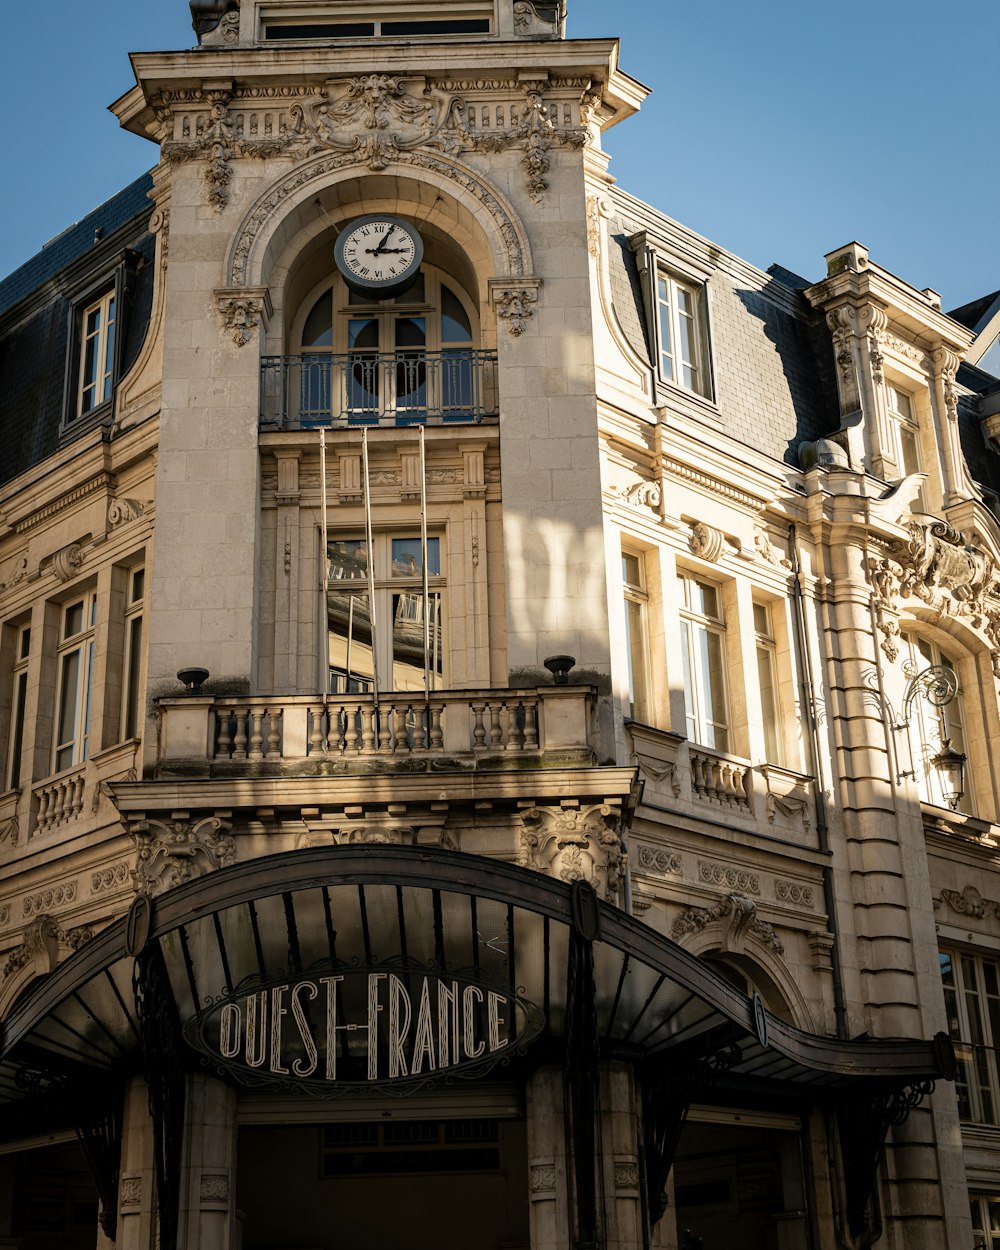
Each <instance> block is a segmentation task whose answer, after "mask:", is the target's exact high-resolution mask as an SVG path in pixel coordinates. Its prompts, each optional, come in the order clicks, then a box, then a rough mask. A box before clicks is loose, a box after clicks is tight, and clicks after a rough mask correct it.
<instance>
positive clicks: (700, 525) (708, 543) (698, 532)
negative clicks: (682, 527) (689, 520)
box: [688, 521, 725, 564]
mask: <svg viewBox="0 0 1000 1250" xmlns="http://www.w3.org/2000/svg"><path fill="white" fill-rule="evenodd" d="M724 543H725V535H724V534H723V533H722V531H721V530H717V529H714V528H713V527H712V526H711V525H706V524H705V522H704V521H695V522H694V523H693V524H692V526H691V537H690V538H689V539H688V545H689V546H690V548H691V552H692V554H693V555H696V556H698V558H699V559H701V560H710V561H711V562H712V563H713V564H714V563H715V561H716V560H718V558H719V556H720V555H721V554H722V547H723V544H724Z"/></svg>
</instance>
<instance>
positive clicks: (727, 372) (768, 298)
mask: <svg viewBox="0 0 1000 1250" xmlns="http://www.w3.org/2000/svg"><path fill="white" fill-rule="evenodd" d="M657 226H659V227H660V228H665V229H667V230H668V231H670V232H672V233H676V232H677V231H680V232H682V233H688V232H686V230H685V228H684V227H681V226H678V225H677V223H675V222H672V221H670V220H669V219H668V218H665V217H664V216H663V215H662V214H661V213H658V212H657V210H656V209H654V208H651V207H650V206H649V205H646V204H643V203H642V202H641V201H638V200H633V199H631V197H629V199H628V200H625V199H624V197H622V202H621V203H620V205H618V212H617V213H616V215H615V216H614V217H613V218H612V219H610V220H609V222H608V236H609V248H608V271H609V274H608V276H609V282H610V286H611V295H612V300H613V303H614V310H615V315H616V317H617V319H618V323H619V326H620V327H621V329H622V332H623V333H624V335H625V337H626V338H627V339H628V341H629V343H630V344H631V346H632V347H633V348H634V349H635V351H636V352H637V354H638V355H639V356H641V357H642V358H643V359H645V360H650V359H651V350H652V349H651V345H650V344H649V342H648V341H647V340H648V335H647V330H646V320H645V316H644V313H643V300H642V288H641V283H640V278H639V270H638V264H637V261H636V258H635V255H634V253H633V251H632V249H631V247H630V246H629V242H628V240H629V237H630V236H631V235H632V234H634V233H635V232H636V231H638V230H641V229H643V228H647V229H653V228H656V227H657ZM691 243H692V248H693V249H695V250H697V251H699V252H702V253H704V256H705V257H713V258H714V263H715V268H714V272H713V273H712V275H711V277H710V279H709V282H708V287H709V294H710V297H711V326H710V334H711V338H712V356H713V360H714V365H715V397H714V399H715V403H716V406H717V408H718V412H719V417H720V418H721V421H722V424H723V427H724V428H725V430H726V431H727V432H728V433H729V434H731V435H732V436H733V437H734V438H736V439H738V440H740V441H741V442H744V443H747V444H749V445H750V446H752V447H755V448H756V449H757V450H758V451H761V452H763V453H764V454H765V455H768V456H772V457H773V458H774V459H775V460H780V461H783V462H784V463H786V464H791V465H796V466H797V465H798V445H799V443H802V442H812V441H814V440H815V439H817V438H821V437H823V436H824V435H827V434H830V433H832V432H833V431H834V430H836V429H837V428H838V426H839V417H838V407H837V398H836V396H837V389H836V378H835V373H834V361H833V348H832V345H831V340H830V335H829V332H828V331H827V329H826V326H825V324H824V323H823V321H822V319H821V318H817V317H816V316H815V314H814V313H813V311H812V309H811V308H810V307H809V304H808V301H807V300H806V299H805V296H803V295H802V294H801V292H802V290H803V288H805V287H806V286H809V285H810V283H809V282H808V280H807V279H805V278H802V277H800V276H799V275H798V274H795V273H792V272H791V270H788V269H784V268H783V267H782V266H780V265H773V266H772V267H771V269H770V270H768V272H767V273H764V272H762V271H761V270H758V269H755V268H753V266H750V265H747V264H745V263H744V262H743V261H740V260H739V259H738V258H736V257H727V256H726V254H725V253H723V252H722V250H721V249H720V248H718V247H716V246H715V245H713V244H710V243H708V242H707V241H706V240H702V239H698V238H697V236H694V235H692V236H691ZM651 367H652V366H651Z"/></svg>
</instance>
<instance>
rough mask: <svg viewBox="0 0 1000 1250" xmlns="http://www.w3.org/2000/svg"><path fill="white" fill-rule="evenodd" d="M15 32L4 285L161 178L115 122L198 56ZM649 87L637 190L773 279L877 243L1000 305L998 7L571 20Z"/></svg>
mask: <svg viewBox="0 0 1000 1250" xmlns="http://www.w3.org/2000/svg"><path fill="white" fill-rule="evenodd" d="M8 7H9V9H10V11H9V12H5V14H4V34H5V38H4V45H3V54H2V61H3V71H4V72H3V75H2V76H0V107H2V110H3V116H4V117H6V118H7V123H6V125H5V127H4V130H3V137H2V139H0V151H2V156H3V163H4V167H5V168H6V169H7V170H8V178H7V180H6V185H7V188H8V190H7V194H6V195H5V196H4V197H3V202H2V207H0V222H2V225H3V229H2V231H0V274H6V273H8V272H10V271H11V270H12V269H14V268H16V267H17V266H18V265H19V264H21V263H23V262H24V261H25V260H27V259H28V258H29V257H30V256H31V255H33V254H34V253H35V252H36V251H38V249H39V248H40V247H41V246H42V245H43V244H44V243H45V242H46V241H47V240H48V239H50V238H51V237H53V236H54V235H56V234H57V233H59V231H61V230H62V229H63V228H64V227H65V226H67V225H69V224H70V223H71V222H73V221H75V220H77V219H78V218H80V217H82V216H83V215H84V214H85V213H87V212H89V211H90V210H91V209H92V208H94V207H96V206H97V204H99V203H100V202H101V201H103V200H105V199H107V198H108V197H109V196H110V195H112V194H113V193H114V192H115V191H116V190H118V189H119V188H120V187H122V186H124V185H125V184H126V183H128V182H130V181H131V180H132V179H133V178H135V177H137V176H138V175H139V174H140V173H142V172H143V171H144V170H145V169H147V168H148V167H149V166H150V165H151V164H152V163H153V161H154V158H155V149H154V147H153V146H152V144H149V143H146V142H144V141H143V140H141V139H138V138H136V137H134V136H132V135H128V134H125V133H124V132H121V131H119V129H118V125H117V122H116V121H115V119H114V118H113V117H112V116H111V115H110V114H109V113H107V112H106V111H105V110H106V106H107V105H108V104H109V103H110V102H111V101H112V100H114V99H115V98H116V97H117V96H118V95H120V94H121V93H122V92H124V91H125V90H127V89H128V87H129V86H131V84H132V81H133V80H132V74H131V69H130V67H129V63H128V52H129V51H130V50H136V49H141V50H155V49H166V48H178V47H189V46H191V45H192V44H193V42H194V36H193V33H192V31H191V26H190V16H189V11H188V5H187V0H49V2H48V3H47V4H44V5H43V4H36V5H23V4H18V5H14V4H9V5H8ZM569 19H570V34H571V35H572V36H574V37H577V38H583V37H591V36H610V35H618V36H620V37H621V40H622V52H621V66H622V68H623V69H625V70H626V71H627V72H628V73H631V74H632V75H634V76H635V77H636V78H639V79H640V80H641V81H643V82H645V83H646V84H647V85H648V86H651V87H652V88H653V89H654V90H653V95H652V96H651V97H650V98H649V100H648V101H647V103H646V104H645V106H644V107H643V109H642V112H641V113H640V115H639V116H638V117H636V118H634V119H632V120H631V121H629V122H626V123H624V124H623V125H621V126H619V127H616V128H615V129H614V130H613V131H612V132H611V134H610V135H609V136H608V144H607V145H608V147H609V148H610V150H611V151H612V152H613V154H614V158H615V159H614V162H613V164H612V172H613V173H614V174H615V175H616V176H617V178H618V181H619V182H620V183H621V185H622V186H623V187H625V188H626V189H627V190H628V191H630V192H632V193H633V194H634V195H637V196H639V197H640V198H641V199H644V200H647V201H649V202H650V203H652V204H655V205H656V206H657V207H658V208H660V209H662V210H663V211H664V212H666V213H669V214H670V215H671V216H672V217H675V218H677V219H678V220H680V221H682V222H684V223H685V224H686V225H688V226H690V227H692V228H693V229H695V230H697V231H699V232H700V233H701V234H704V235H707V236H708V237H709V238H710V239H712V240H714V241H715V242H717V243H719V244H721V245H722V246H723V247H726V248H728V249H730V250H732V251H734V252H736V253H738V254H739V255H741V256H743V257H745V258H746V259H747V260H750V261H752V262H753V263H754V264H757V265H760V266H762V267H766V266H767V265H769V264H770V263H771V262H772V261H775V260H776V261H779V262H780V263H781V264H783V265H785V266H786V267H787V268H789V269H792V270H795V271H796V272H798V273H801V274H803V275H805V276H806V277H809V278H814V279H815V278H818V277H820V276H821V275H822V273H823V254H824V253H825V252H828V251H832V250H833V249H834V248H836V247H839V246H840V245H841V244H843V243H846V242H848V241H850V240H851V239H858V240H860V241H861V242H862V243H864V244H865V245H866V246H867V247H868V248H869V249H870V251H871V255H872V259H873V260H874V261H876V262H877V263H878V264H881V265H884V266H885V267H886V268H888V269H891V270H892V271H893V272H895V273H898V274H899V275H900V276H901V277H903V278H905V279H906V280H907V281H908V282H911V283H912V284H913V285H914V286H917V287H921V288H922V287H925V286H930V287H933V288H934V289H935V290H938V291H940V292H941V294H942V296H943V298H944V305H945V307H946V308H950V307H954V306H956V305H958V304H961V303H964V302H965V301H967V300H969V299H972V298H974V297H975V296H977V295H980V294H983V293H984V292H986V291H992V290H996V289H997V288H1000V215H998V212H997V207H996V206H997V204H998V203H1000V160H998V150H997V133H998V128H1000V127H998V120H997V117H998V115H997V110H996V102H995V98H994V90H995V89H994V83H995V81H996V73H997V61H998V49H1000V6H998V5H997V4H996V3H995V0H952V3H951V4H950V5H948V6H947V8H945V6H944V5H943V4H941V3H940V0H938V2H936V3H930V2H929V0H866V2H861V0H840V3H838V4H837V5H835V6H834V5H832V4H825V3H820V2H819V0H762V2H760V3H757V4H749V3H747V2H746V0H715V2H714V3H704V4H701V5H694V4H691V3H676V2H673V0H628V3H621V4H618V5H617V6H612V5H608V4H607V3H601V2H600V0H569Z"/></svg>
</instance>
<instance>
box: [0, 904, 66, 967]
mask: <svg viewBox="0 0 1000 1250" xmlns="http://www.w3.org/2000/svg"><path fill="white" fill-rule="evenodd" d="M62 936H63V933H62V930H61V929H60V928H59V925H58V923H57V922H56V920H55V919H54V917H52V916H48V915H42V916H36V917H35V919H34V920H32V922H31V923H30V924H28V925H25V927H24V931H23V935H22V940H21V945H20V946H17V947H15V948H14V950H12V951H11V953H10V954H9V955H8V956H7V961H6V963H5V964H4V966H3V969H2V973H3V977H4V979H6V978H7V977H10V976H13V975H14V973H15V972H20V970H21V969H22V968H27V967H29V966H30V967H31V968H32V972H33V975H34V976H36V977H42V976H47V975H48V973H50V972H52V970H53V969H54V968H55V967H56V965H57V964H58V962H59V939H60V937H62Z"/></svg>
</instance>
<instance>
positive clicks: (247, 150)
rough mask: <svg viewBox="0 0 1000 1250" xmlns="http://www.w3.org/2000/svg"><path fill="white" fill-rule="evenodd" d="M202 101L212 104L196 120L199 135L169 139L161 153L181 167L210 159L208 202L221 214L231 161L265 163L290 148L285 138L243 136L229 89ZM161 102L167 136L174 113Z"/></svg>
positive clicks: (208, 94) (160, 115)
mask: <svg viewBox="0 0 1000 1250" xmlns="http://www.w3.org/2000/svg"><path fill="white" fill-rule="evenodd" d="M202 98H203V99H204V100H205V101H206V102H207V104H208V106H209V107H208V113H207V115H199V116H198V117H197V118H196V120H195V133H194V134H193V135H192V134H187V135H184V136H183V137H181V138H179V139H178V138H173V139H170V138H168V139H165V140H164V141H163V142H162V143H161V144H160V154H161V156H162V158H163V159H164V160H165V161H166V162H168V164H180V163H183V162H185V161H191V160H206V161H207V162H208V166H207V168H206V170H205V182H206V184H207V186H208V201H209V203H210V204H212V205H213V206H214V208H215V210H216V212H218V213H221V212H222V210H223V209H224V208H225V207H226V205H227V204H228V202H229V184H230V182H231V181H232V177H233V170H232V165H231V162H232V160H233V158H234V157H236V156H249V157H256V158H257V159H258V160H264V159H267V158H268V157H271V156H280V155H281V154H282V153H283V152H284V151H285V150H286V148H287V146H288V145H287V140H286V139H285V138H284V137H283V136H277V135H275V136H271V137H265V138H249V137H247V136H245V135H244V134H243V131H242V126H241V124H240V122H241V119H234V118H233V116H232V114H231V113H230V111H229V103H230V100H231V93H230V92H229V91H228V90H209V91H206V92H204V94H203V96H202ZM165 99H166V98H164V101H161V102H160V103H159V104H158V107H157V117H158V119H159V121H160V124H161V126H162V127H164V129H165V130H166V131H167V133H170V132H171V127H172V114H171V110H170V108H169V106H167V104H166V103H165Z"/></svg>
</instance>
